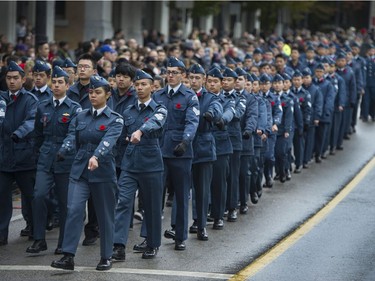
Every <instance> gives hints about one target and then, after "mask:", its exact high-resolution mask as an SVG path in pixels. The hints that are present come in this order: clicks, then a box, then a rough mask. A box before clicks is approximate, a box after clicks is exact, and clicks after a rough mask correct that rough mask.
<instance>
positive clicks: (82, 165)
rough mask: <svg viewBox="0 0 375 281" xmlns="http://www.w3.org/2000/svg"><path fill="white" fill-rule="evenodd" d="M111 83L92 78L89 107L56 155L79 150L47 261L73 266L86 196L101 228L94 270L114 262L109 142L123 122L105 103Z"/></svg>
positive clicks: (114, 182)
mask: <svg viewBox="0 0 375 281" xmlns="http://www.w3.org/2000/svg"><path fill="white" fill-rule="evenodd" d="M110 95H111V92H110V87H109V84H108V82H107V80H105V79H104V78H102V77H100V76H96V75H94V76H92V77H91V78H90V94H89V99H90V103H91V108H88V109H85V110H83V111H82V112H80V113H78V114H77V116H76V118H75V119H74V120H72V122H71V124H70V128H69V134H68V136H67V137H66V138H65V139H64V142H63V145H62V146H61V148H60V150H59V152H58V157H59V158H60V159H66V158H67V157H68V155H69V154H70V153H72V152H73V151H75V150H76V151H77V153H76V156H75V158H74V160H73V164H72V169H71V172H70V182H69V188H68V210H67V217H66V222H65V230H64V237H63V243H62V253H63V254H64V256H63V257H62V258H61V259H60V260H55V261H53V262H52V264H51V266H52V267H55V268H60V269H66V270H74V256H75V254H76V251H77V247H78V243H79V239H80V237H81V232H82V227H83V218H84V211H85V207H86V201H87V200H88V199H89V197H90V195H91V196H92V199H93V203H94V205H95V209H96V210H97V212H96V215H97V218H98V224H99V229H100V257H101V258H100V261H99V263H98V265H97V267H96V269H97V270H109V269H111V267H112V261H111V257H112V254H113V249H112V247H113V232H114V227H113V226H114V220H115V216H114V214H115V206H116V192H117V177H116V165H115V157H114V154H113V147H114V146H115V145H116V141H117V139H118V138H119V137H120V135H121V131H122V128H123V125H124V120H123V118H122V116H121V115H120V114H118V113H116V112H114V111H112V110H111V109H110V108H109V106H107V100H108V98H109V97H110Z"/></svg>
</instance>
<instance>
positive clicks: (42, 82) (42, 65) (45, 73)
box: [31, 60, 53, 102]
mask: <svg viewBox="0 0 375 281" xmlns="http://www.w3.org/2000/svg"><path fill="white" fill-rule="evenodd" d="M32 72H33V80H34V85H35V86H34V89H32V90H31V92H32V93H33V94H34V95H35V96H36V97H37V98H38V100H39V101H40V102H41V101H43V100H49V99H50V98H51V97H52V95H53V93H52V91H51V89H50V87H48V82H49V81H50V79H51V67H50V65H49V64H48V63H46V62H44V61H41V60H36V61H35V65H34V67H33V69H32Z"/></svg>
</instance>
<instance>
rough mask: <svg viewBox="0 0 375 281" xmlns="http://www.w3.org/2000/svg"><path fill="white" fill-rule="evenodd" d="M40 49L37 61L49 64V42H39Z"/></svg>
mask: <svg viewBox="0 0 375 281" xmlns="http://www.w3.org/2000/svg"><path fill="white" fill-rule="evenodd" d="M37 46H38V49H37V56H36V58H35V59H36V60H40V61H44V62H45V63H48V62H49V60H48V59H49V51H50V50H49V44H48V42H47V41H45V40H42V41H40V42H38V44H37Z"/></svg>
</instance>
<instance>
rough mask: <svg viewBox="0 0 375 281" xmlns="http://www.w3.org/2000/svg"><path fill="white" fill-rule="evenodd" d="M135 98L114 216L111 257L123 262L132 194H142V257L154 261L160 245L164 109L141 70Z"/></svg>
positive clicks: (128, 112)
mask: <svg viewBox="0 0 375 281" xmlns="http://www.w3.org/2000/svg"><path fill="white" fill-rule="evenodd" d="M134 75H135V78H134V86H135V90H136V93H137V96H138V99H137V100H136V101H135V102H134V104H132V105H129V106H128V107H127V108H126V109H125V111H124V112H123V117H124V131H125V136H126V138H127V140H128V142H129V144H128V146H127V147H126V151H125V153H124V155H123V159H122V163H121V174H120V178H119V182H118V186H119V194H118V203H117V207H116V214H115V234H114V248H113V255H112V258H113V259H115V260H121V261H123V260H125V246H126V243H127V240H128V234H129V226H130V220H131V216H132V206H133V204H134V195H135V193H136V191H137V190H138V189H139V190H140V192H141V193H142V195H143V200H144V204H143V208H144V216H145V217H144V220H143V223H145V224H146V229H147V238H146V241H145V242H144V243H142V246H143V249H142V252H143V254H142V258H144V259H151V258H154V257H155V256H156V254H157V252H158V249H159V247H160V245H161V217H162V214H161V210H162V196H163V170H164V165H163V158H162V153H161V149H160V145H159V137H160V136H161V134H162V130H163V126H164V123H165V121H166V119H167V109H166V108H165V107H164V106H163V105H159V104H157V103H156V102H155V101H154V100H152V99H151V93H152V85H153V78H152V77H151V76H150V75H149V74H147V73H146V72H144V71H143V70H137V71H136V73H135V74H134Z"/></svg>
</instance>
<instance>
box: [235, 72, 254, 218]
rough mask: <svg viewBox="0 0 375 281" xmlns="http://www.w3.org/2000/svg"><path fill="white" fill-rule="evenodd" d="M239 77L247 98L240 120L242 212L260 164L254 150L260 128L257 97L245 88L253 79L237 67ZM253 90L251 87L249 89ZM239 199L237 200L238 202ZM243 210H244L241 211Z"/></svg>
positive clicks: (238, 87)
mask: <svg viewBox="0 0 375 281" xmlns="http://www.w3.org/2000/svg"><path fill="white" fill-rule="evenodd" d="M235 71H236V73H237V75H238V78H237V82H236V86H235V89H236V91H237V92H238V93H239V95H242V96H243V97H244V98H245V99H246V110H245V113H244V114H243V115H242V117H241V120H240V125H241V135H242V138H243V140H242V151H241V159H240V160H241V161H240V174H239V198H238V199H239V201H240V206H241V207H240V213H242V214H244V213H246V212H247V211H246V208H245V207H247V201H248V198H249V193H250V181H251V177H252V176H254V178H256V177H257V173H258V166H257V162H256V161H255V151H254V135H255V134H256V133H257V128H258V106H259V105H258V100H257V98H256V97H255V96H254V95H252V94H251V92H248V91H247V90H245V89H244V88H245V83H248V82H250V83H251V82H252V81H253V79H252V77H251V76H250V75H248V74H247V73H246V72H245V70H243V69H242V68H236V69H235ZM249 90H250V91H251V89H249ZM252 196H253V197H256V198H254V199H252V200H258V198H257V197H258V194H257V192H254V193H253V194H252ZM238 199H237V202H238ZM241 210H242V212H241Z"/></svg>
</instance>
